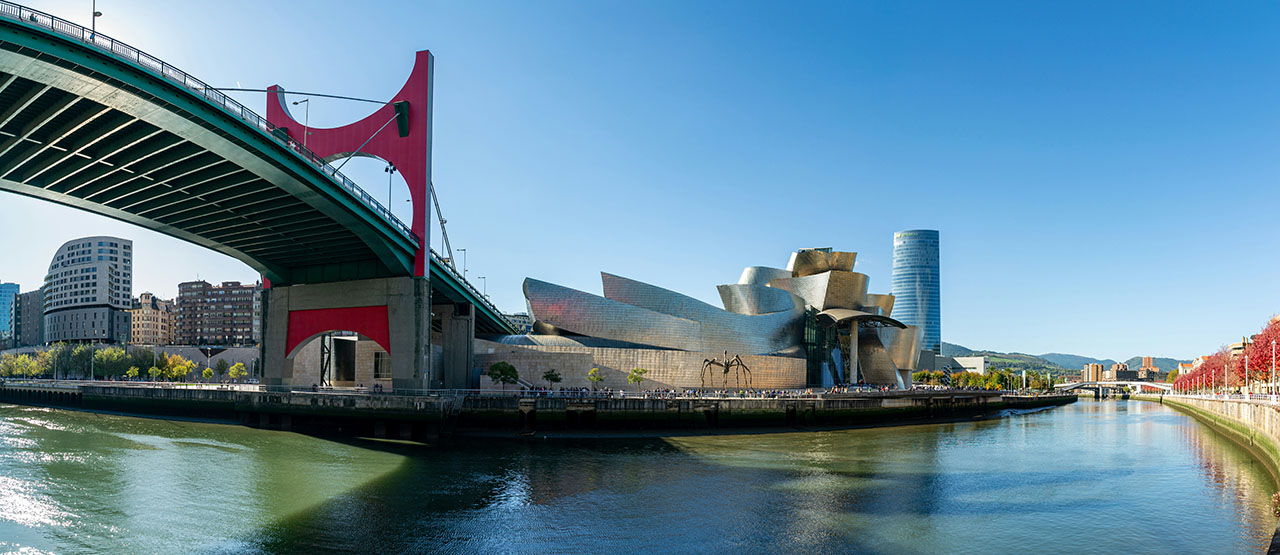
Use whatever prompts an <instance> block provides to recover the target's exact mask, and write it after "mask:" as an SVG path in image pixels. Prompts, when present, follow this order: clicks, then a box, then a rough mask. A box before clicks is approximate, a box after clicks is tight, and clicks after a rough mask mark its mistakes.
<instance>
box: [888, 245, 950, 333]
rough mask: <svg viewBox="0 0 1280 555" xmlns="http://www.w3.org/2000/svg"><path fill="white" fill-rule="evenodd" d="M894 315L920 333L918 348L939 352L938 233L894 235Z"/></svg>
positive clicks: (940, 314)
mask: <svg viewBox="0 0 1280 555" xmlns="http://www.w3.org/2000/svg"><path fill="white" fill-rule="evenodd" d="M892 283H893V297H894V304H893V316H894V318H896V319H898V320H899V321H901V322H902V323H904V324H907V325H909V326H916V327H918V328H920V329H921V330H923V332H924V337H923V339H922V341H921V343H920V348H922V349H929V350H932V351H933V352H935V353H941V352H942V301H941V294H940V293H939V280H938V232H937V231H936V230H932V229H911V230H907V231H899V232H897V233H894V234H893V276H892Z"/></svg>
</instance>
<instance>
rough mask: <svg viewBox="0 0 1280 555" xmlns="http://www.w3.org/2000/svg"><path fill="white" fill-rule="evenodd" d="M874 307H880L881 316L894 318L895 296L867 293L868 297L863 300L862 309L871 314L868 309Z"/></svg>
mask: <svg viewBox="0 0 1280 555" xmlns="http://www.w3.org/2000/svg"><path fill="white" fill-rule="evenodd" d="M873 306H878V307H880V315H881V316H892V315H893V295H882V294H877V293H867V296H866V297H865V298H863V299H862V309H863V310H866V311H867V312H871V311H870V310H867V308H869V307H873Z"/></svg>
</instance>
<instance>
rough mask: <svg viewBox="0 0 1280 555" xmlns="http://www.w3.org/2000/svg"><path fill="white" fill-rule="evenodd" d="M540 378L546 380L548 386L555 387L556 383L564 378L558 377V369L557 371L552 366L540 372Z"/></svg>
mask: <svg viewBox="0 0 1280 555" xmlns="http://www.w3.org/2000/svg"><path fill="white" fill-rule="evenodd" d="M542 380H543V381H545V382H547V383H548V384H549V387H555V386H556V384H558V383H560V382H561V381H563V380H564V378H561V377H560V372H559V371H557V370H556V369H555V368H552V369H550V370H547V371H546V372H543V373H542Z"/></svg>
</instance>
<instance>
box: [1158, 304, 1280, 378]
mask: <svg viewBox="0 0 1280 555" xmlns="http://www.w3.org/2000/svg"><path fill="white" fill-rule="evenodd" d="M1277 342H1280V318H1273V319H1272V320H1271V321H1269V322H1267V324H1266V325H1265V326H1263V328H1262V331H1259V332H1258V334H1257V335H1255V336H1253V339H1252V341H1251V342H1250V343H1249V345H1248V346H1246V347H1245V348H1244V351H1243V352H1241V353H1237V354H1236V355H1235V356H1232V354H1231V351H1230V350H1229V349H1228V348H1227V347H1222V348H1220V349H1218V352H1216V353H1213V354H1212V355H1209V356H1208V358H1206V359H1204V361H1203V362H1201V364H1200V365H1199V366H1198V367H1196V369H1195V370H1192V371H1191V372H1187V373H1186V374H1182V375H1178V376H1177V377H1176V378H1174V379H1173V380H1172V381H1173V385H1174V389H1177V390H1178V391H1200V390H1214V389H1223V388H1226V389H1241V388H1243V387H1247V386H1248V385H1249V384H1257V383H1271V382H1272V380H1273V375H1275V374H1274V373H1275V365H1276V358H1275V357H1276V344H1277Z"/></svg>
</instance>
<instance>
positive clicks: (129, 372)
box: [124, 366, 138, 380]
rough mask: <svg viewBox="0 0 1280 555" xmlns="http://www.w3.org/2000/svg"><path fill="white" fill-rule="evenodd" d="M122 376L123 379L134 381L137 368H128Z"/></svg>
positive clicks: (136, 375) (136, 377)
mask: <svg viewBox="0 0 1280 555" xmlns="http://www.w3.org/2000/svg"><path fill="white" fill-rule="evenodd" d="M124 375H125V377H128V378H129V379H131V380H136V379H138V367H137V366H130V367H129V370H127V371H125V373H124Z"/></svg>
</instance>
